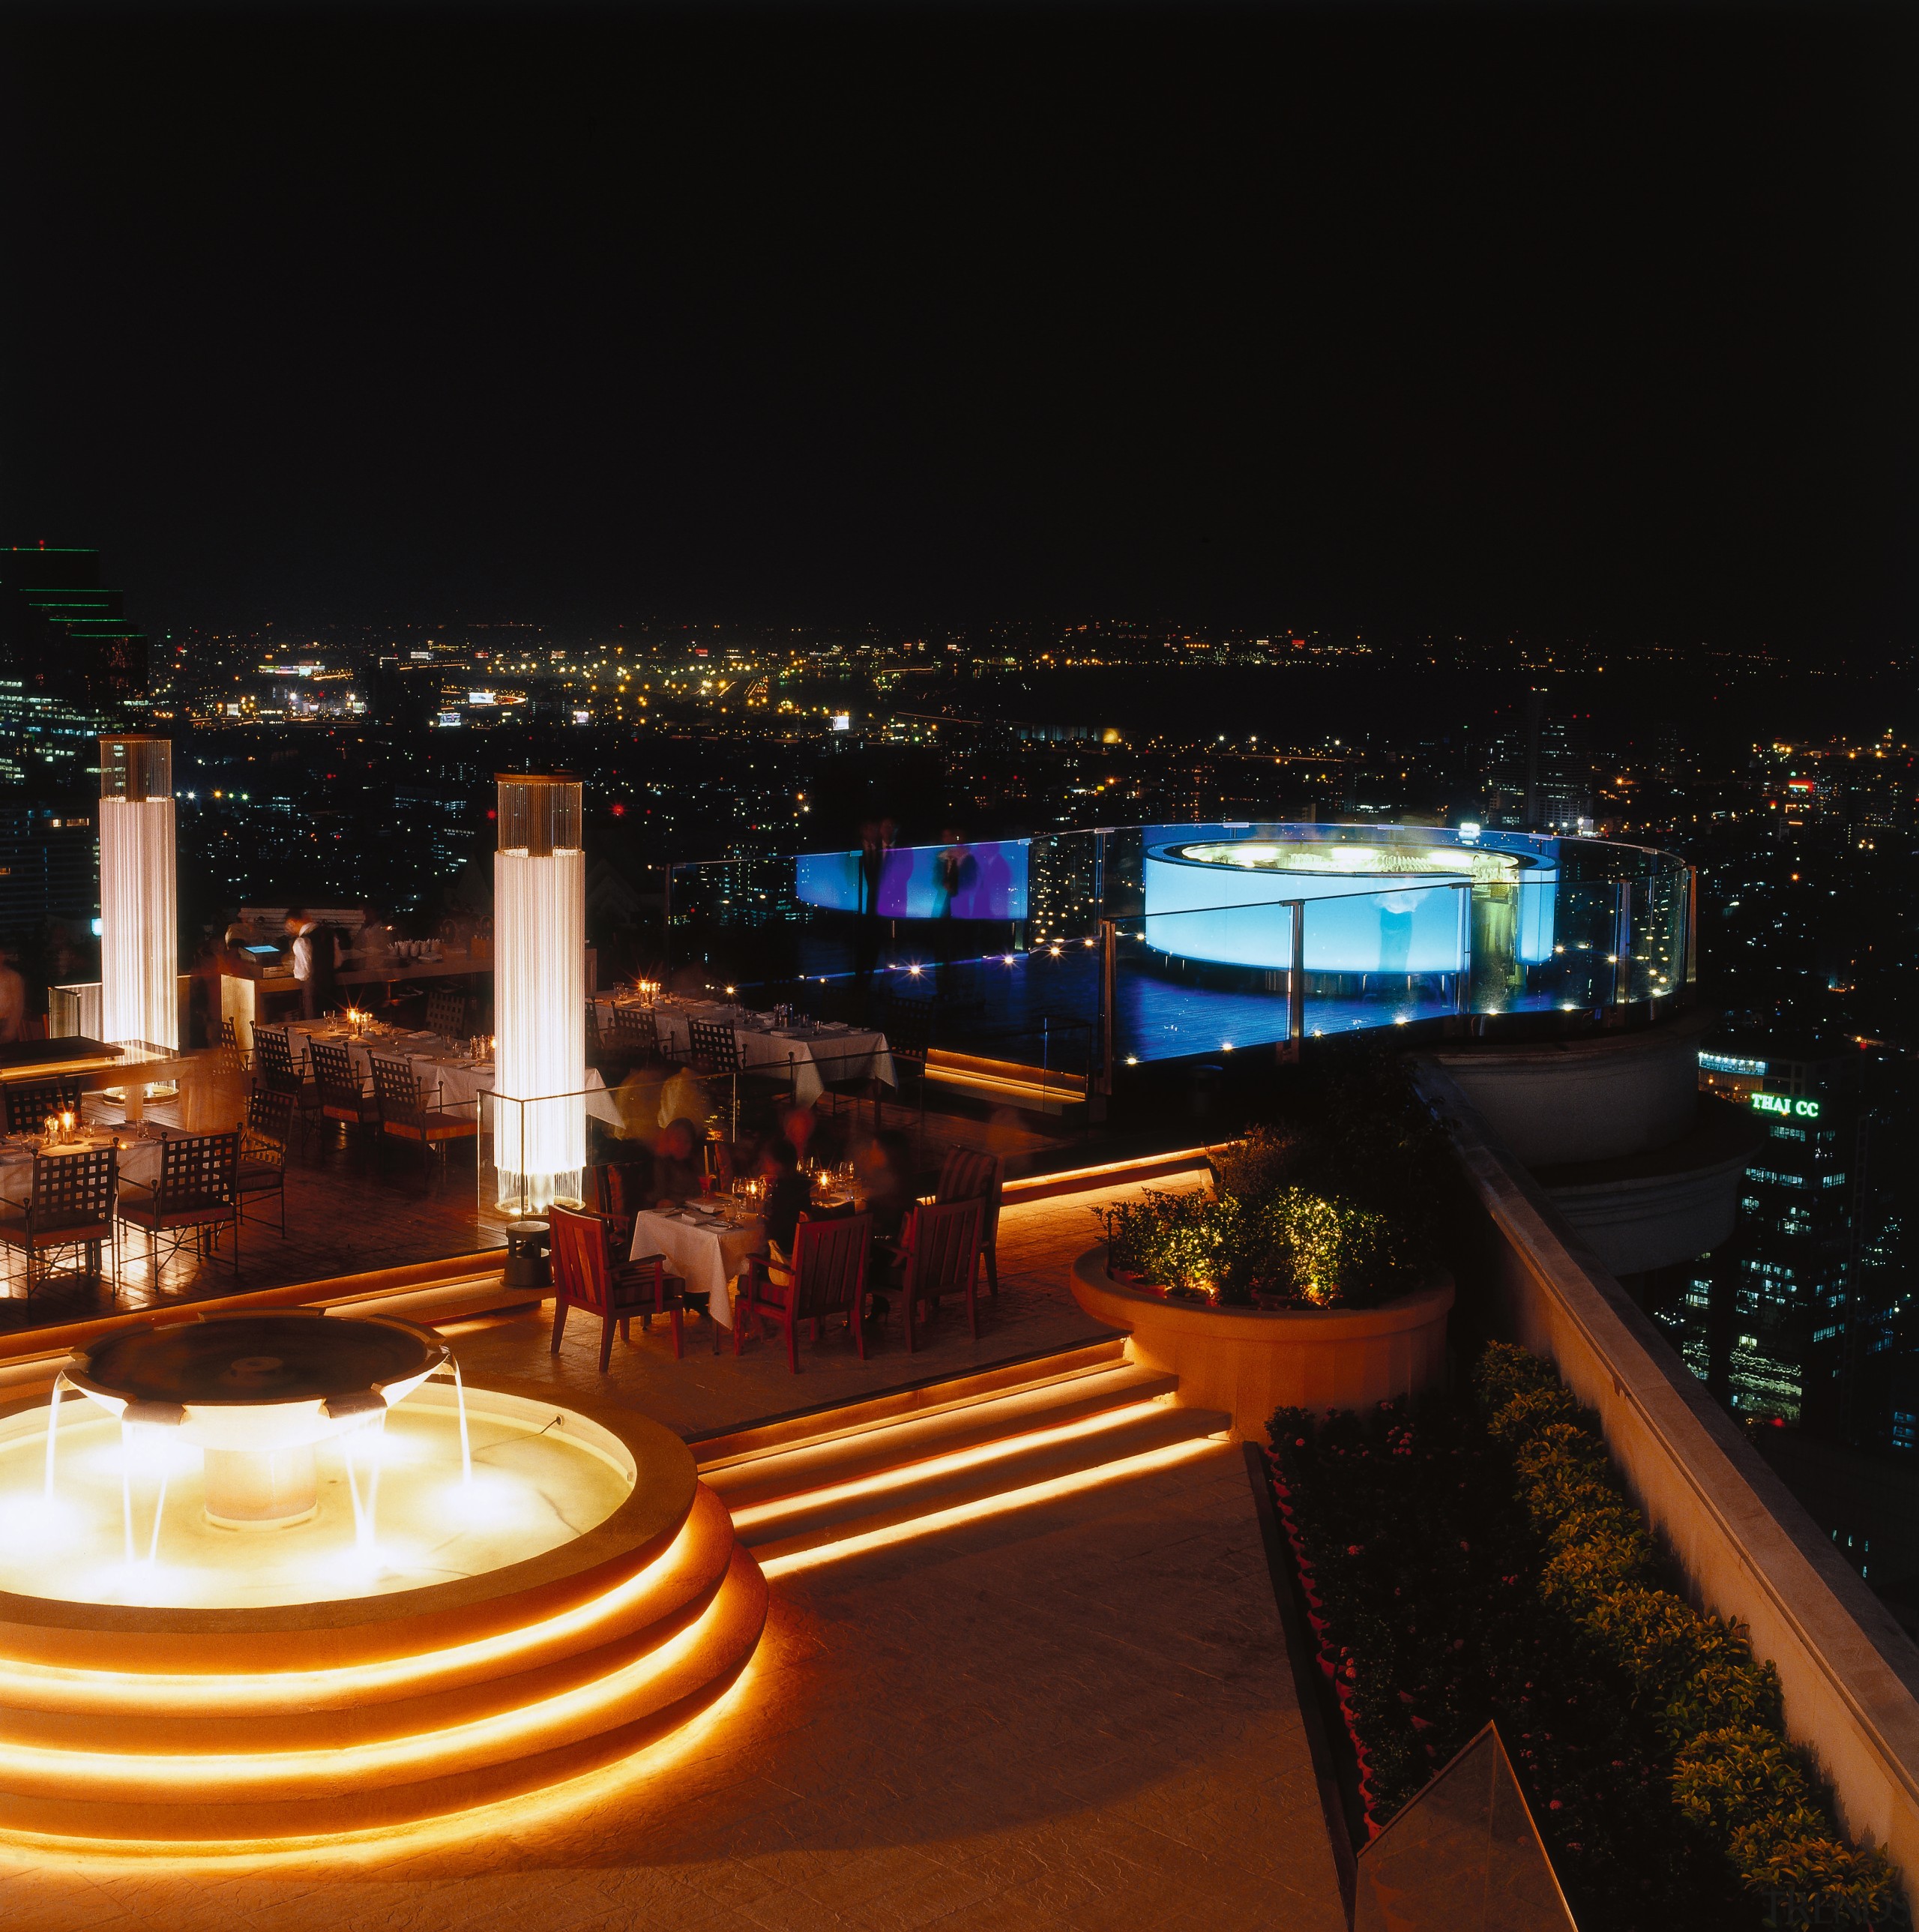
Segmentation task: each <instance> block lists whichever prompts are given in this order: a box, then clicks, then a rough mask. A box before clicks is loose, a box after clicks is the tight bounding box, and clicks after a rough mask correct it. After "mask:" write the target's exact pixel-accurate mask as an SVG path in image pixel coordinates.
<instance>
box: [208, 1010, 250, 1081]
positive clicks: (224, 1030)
mask: <svg viewBox="0 0 1919 1932" xmlns="http://www.w3.org/2000/svg"><path fill="white" fill-rule="evenodd" d="M213 1051H214V1059H215V1061H216V1062H217V1064H218V1065H219V1067H220V1070H221V1071H222V1072H223V1073H245V1072H246V1070H247V1055H246V1052H245V1051H244V1049H243V1048H242V1047H241V1045H240V1031H239V1029H238V1028H237V1027H236V1026H235V1025H234V1024H233V1022H232V1021H231V1020H222V1021H221V1022H220V1037H219V1038H218V1039H217V1040H215V1041H214V1046H213Z"/></svg>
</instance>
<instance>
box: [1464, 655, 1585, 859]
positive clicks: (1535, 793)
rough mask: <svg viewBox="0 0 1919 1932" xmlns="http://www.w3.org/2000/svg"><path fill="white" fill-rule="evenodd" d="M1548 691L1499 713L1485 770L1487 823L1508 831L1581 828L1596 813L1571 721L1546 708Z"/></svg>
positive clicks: (1489, 740) (1482, 776) (1533, 693)
mask: <svg viewBox="0 0 1919 1932" xmlns="http://www.w3.org/2000/svg"><path fill="white" fill-rule="evenodd" d="M1480 784H1481V790H1482V796H1483V800H1484V806H1483V816H1484V820H1485V823H1487V824H1489V825H1494V826H1500V827H1501V828H1502V829H1506V830H1510V831H1517V830H1528V831H1542V832H1576V831H1577V830H1578V829H1579V823H1580V820H1582V819H1583V818H1585V817H1588V816H1589V815H1590V814H1591V798H1590V796H1589V794H1588V788H1587V784H1586V780H1585V773H1584V772H1583V771H1582V769H1581V768H1580V765H1579V760H1578V758H1577V757H1576V755H1575V754H1574V752H1573V745H1572V741H1571V739H1570V736H1569V735H1568V733H1567V729H1566V721H1565V720H1564V718H1558V717H1555V716H1554V715H1552V713H1551V712H1549V711H1548V710H1547V709H1546V692H1545V691H1540V690H1533V691H1528V693H1527V694H1526V697H1525V703H1523V704H1521V705H1519V706H1514V707H1513V709H1510V710H1505V711H1502V712H1499V713H1498V714H1496V722H1495V724H1494V726H1493V728H1492V732H1491V733H1490V734H1489V736H1488V738H1487V739H1486V748H1485V751H1484V753H1483V757H1482V760H1481V767H1480Z"/></svg>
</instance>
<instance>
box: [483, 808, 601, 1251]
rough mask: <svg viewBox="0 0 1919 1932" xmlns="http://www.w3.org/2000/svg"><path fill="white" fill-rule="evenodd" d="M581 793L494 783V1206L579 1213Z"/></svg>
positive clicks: (582, 1114)
mask: <svg viewBox="0 0 1919 1932" xmlns="http://www.w3.org/2000/svg"><path fill="white" fill-rule="evenodd" d="M580 817H581V797H580V781H578V780H577V778H551V777H547V778H535V777H530V776H522V775H520V774H519V773H517V772H512V773H508V772H502V773H501V774H500V775H499V851H498V852H497V853H495V854H494V856H493V1033H494V1040H493V1067H494V1076H493V1077H494V1091H495V1093H496V1094H497V1095H498V1096H499V1100H498V1101H497V1102H496V1105H495V1110H494V1142H493V1165H494V1169H495V1173H496V1179H497V1182H498V1193H499V1201H500V1204H501V1205H502V1206H508V1205H511V1207H513V1208H515V1209H516V1210H517V1211H519V1212H521V1213H530V1212H534V1211H538V1209H540V1208H547V1207H550V1206H551V1205H553V1202H555V1201H556V1200H557V1201H562V1202H565V1201H573V1202H577V1201H578V1199H580V1183H581V1179H582V1175H583V1169H585V1167H586V1103H585V1101H584V1100H583V1091H584V1089H585V1088H586V977H585V972H584V963H585V962H584V953H585V947H586V854H585V853H584V852H583V850H581V849H580Z"/></svg>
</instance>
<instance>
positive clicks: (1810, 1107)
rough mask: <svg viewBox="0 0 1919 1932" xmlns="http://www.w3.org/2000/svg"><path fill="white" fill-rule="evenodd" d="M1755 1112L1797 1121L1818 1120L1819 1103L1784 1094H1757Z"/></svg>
mask: <svg viewBox="0 0 1919 1932" xmlns="http://www.w3.org/2000/svg"><path fill="white" fill-rule="evenodd" d="M1753 1112H1754V1113H1756V1114H1783V1115H1786V1117H1787V1118H1789V1119H1791V1120H1795V1121H1816V1120H1817V1119H1818V1118H1819V1102H1818V1101H1816V1100H1792V1099H1789V1097H1787V1096H1786V1095H1785V1094H1754V1095H1753Z"/></svg>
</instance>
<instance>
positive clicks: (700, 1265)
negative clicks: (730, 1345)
mask: <svg viewBox="0 0 1919 1932" xmlns="http://www.w3.org/2000/svg"><path fill="white" fill-rule="evenodd" d="M694 1223H697V1224H698V1225H697V1226H695V1225H694ZM765 1246H766V1228H765V1226H764V1224H763V1223H762V1222H761V1221H760V1220H759V1219H758V1218H757V1217H754V1218H752V1219H751V1220H745V1221H742V1222H741V1223H740V1224H739V1226H738V1227H736V1228H730V1227H728V1226H727V1225H726V1224H725V1223H724V1222H723V1221H721V1219H720V1217H718V1215H717V1214H694V1213H693V1212H691V1211H690V1210H689V1211H688V1214H687V1216H686V1217H685V1218H684V1219H682V1217H680V1216H679V1215H678V1214H661V1213H659V1212H658V1211H654V1210H651V1209H649V1211H647V1212H646V1213H645V1214H636V1215H635V1216H634V1217H633V1247H632V1250H631V1256H632V1259H634V1260H635V1261H637V1260H638V1259H640V1256H642V1255H664V1256H666V1258H667V1273H668V1274H676V1275H678V1276H679V1278H680V1279H681V1280H682V1281H683V1282H685V1284H686V1292H687V1296H688V1299H689V1300H691V1299H692V1298H694V1297H697V1296H701V1295H703V1296H704V1297H705V1298H706V1310H707V1313H709V1314H710V1315H711V1316H712V1318H713V1319H714V1320H715V1322H718V1324H719V1325H720V1326H721V1328H731V1327H732V1326H733V1304H732V1303H731V1301H730V1300H729V1299H728V1298H727V1286H728V1284H729V1283H731V1282H733V1281H734V1280H736V1279H737V1278H738V1277H739V1272H740V1271H741V1270H742V1268H744V1267H745V1265H746V1257H747V1256H748V1255H754V1254H757V1253H760V1250H762V1249H763V1248H764V1247H765Z"/></svg>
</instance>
